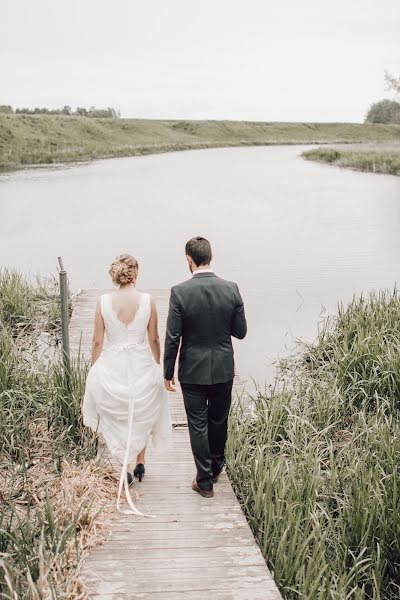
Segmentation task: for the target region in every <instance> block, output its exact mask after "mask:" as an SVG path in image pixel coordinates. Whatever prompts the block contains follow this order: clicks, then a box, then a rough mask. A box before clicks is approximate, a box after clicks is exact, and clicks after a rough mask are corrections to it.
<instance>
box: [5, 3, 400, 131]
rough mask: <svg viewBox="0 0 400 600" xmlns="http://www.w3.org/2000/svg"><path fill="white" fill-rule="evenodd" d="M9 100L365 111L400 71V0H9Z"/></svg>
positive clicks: (153, 110) (149, 113) (169, 114)
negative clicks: (388, 79) (386, 72)
mask: <svg viewBox="0 0 400 600" xmlns="http://www.w3.org/2000/svg"><path fill="white" fill-rule="evenodd" d="M0 3H1V17H0V68H1V80H0V81H1V83H0V85H1V97H0V104H1V103H3V104H12V105H13V106H14V107H16V106H23V105H24V106H35V105H45V106H50V107H57V106H61V105H64V104H69V105H71V106H72V107H75V106H76V105H97V106H114V107H116V108H119V109H120V110H121V111H122V114H123V116H127V117H128V116H129V117H149V118H153V117H155V118H157V117H159V118H194V119H203V118H217V119H220V118H226V119H249V120H251V119H254V120H281V121H297V120H299V121H361V120H363V118H364V115H365V112H366V109H367V107H368V105H369V104H370V103H371V102H374V101H376V100H378V99H380V98H382V97H385V96H386V97H390V96H391V95H390V93H389V92H386V91H385V85H384V80H383V72H384V69H389V70H391V71H393V72H394V73H397V74H400V0H379V1H378V0H334V1H333V2H328V1H327V0H274V1H270V0H240V1H239V0H196V1H193V0H142V1H141V2H139V1H138V0H107V1H106V0H69V1H68V2H66V1H64V2H60V1H59V0H31V1H30V0H0Z"/></svg>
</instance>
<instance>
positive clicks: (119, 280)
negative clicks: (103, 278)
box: [109, 254, 139, 285]
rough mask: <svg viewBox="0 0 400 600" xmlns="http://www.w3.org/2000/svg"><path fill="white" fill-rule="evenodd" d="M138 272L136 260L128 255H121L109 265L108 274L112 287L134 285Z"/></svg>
mask: <svg viewBox="0 0 400 600" xmlns="http://www.w3.org/2000/svg"><path fill="white" fill-rule="evenodd" d="M138 270H139V265H138V261H137V260H136V258H134V257H133V256H131V255H130V254H121V255H120V256H117V258H116V259H115V260H113V262H112V263H111V267H110V270H109V273H110V276H111V279H112V281H113V283H114V285H128V284H130V283H135V281H136V279H137V276H138Z"/></svg>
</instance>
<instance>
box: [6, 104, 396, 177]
mask: <svg viewBox="0 0 400 600" xmlns="http://www.w3.org/2000/svg"><path fill="white" fill-rule="evenodd" d="M399 140H400V125H382V124H372V123H362V124H361V123H273V122H249V121H168V120H163V121H161V120H150V119H87V118H86V117H76V116H61V115H59V116H56V115H52V116H50V115H4V114H3V115H1V114H0V167H3V168H7V167H13V166H19V165H26V164H44V163H60V162H61V163H63V162H67V161H77V160H89V159H96V158H106V157H114V156H135V155H140V154H153V153H158V152H169V151H175V150H189V149H191V148H214V147H229V146H257V145H269V144H316V143H322V144H327V143H330V144H333V143H344V144H348V143H361V142H363V143H366V142H375V143H378V142H389V143H390V142H396V141H399Z"/></svg>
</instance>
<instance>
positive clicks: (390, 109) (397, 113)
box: [365, 72, 400, 125]
mask: <svg viewBox="0 0 400 600" xmlns="http://www.w3.org/2000/svg"><path fill="white" fill-rule="evenodd" d="M385 81H386V84H387V89H388V90H390V91H392V92H394V98H393V100H389V99H388V98H385V99H384V100H380V101H379V102H374V103H373V104H371V106H370V107H369V110H368V112H367V116H366V117H365V122H366V123H394V124H397V125H400V102H399V100H400V77H395V76H394V75H392V74H391V73H388V72H386V73H385Z"/></svg>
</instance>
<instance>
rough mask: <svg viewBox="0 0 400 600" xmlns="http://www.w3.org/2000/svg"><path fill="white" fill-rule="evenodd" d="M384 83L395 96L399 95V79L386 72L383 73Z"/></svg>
mask: <svg viewBox="0 0 400 600" xmlns="http://www.w3.org/2000/svg"><path fill="white" fill-rule="evenodd" d="M385 81H386V83H387V86H388V89H389V90H393V91H394V93H395V94H396V95H400V77H395V76H394V75H392V74H391V73H389V72H388V71H385Z"/></svg>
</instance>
